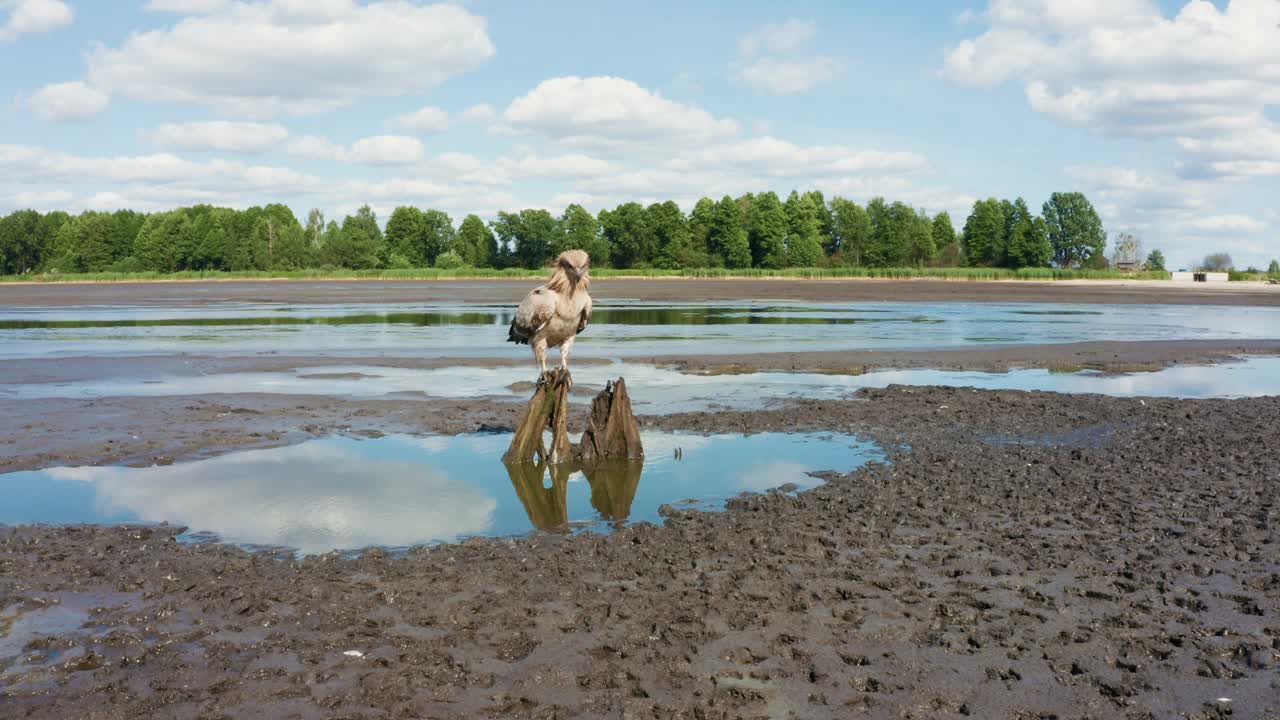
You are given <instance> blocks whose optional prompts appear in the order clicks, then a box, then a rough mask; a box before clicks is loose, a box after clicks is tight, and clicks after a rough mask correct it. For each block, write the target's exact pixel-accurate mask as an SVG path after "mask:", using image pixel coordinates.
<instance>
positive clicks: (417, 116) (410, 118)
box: [387, 105, 449, 133]
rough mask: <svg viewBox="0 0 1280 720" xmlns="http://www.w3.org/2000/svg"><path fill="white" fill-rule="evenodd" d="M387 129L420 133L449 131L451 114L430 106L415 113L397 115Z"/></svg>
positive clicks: (390, 120) (389, 121)
mask: <svg viewBox="0 0 1280 720" xmlns="http://www.w3.org/2000/svg"><path fill="white" fill-rule="evenodd" d="M387 127H389V128H392V129H393V130H405V131H407V132H418V133H434V132H444V131H445V130H448V129H449V113H447V112H445V111H444V110H441V109H440V108H438V107H435V106H432V105H428V106H426V107H424V108H420V109H418V110H414V111H413V112H407V113H404V114H403V115H396V116H395V117H393V118H391V119H389V120H387Z"/></svg>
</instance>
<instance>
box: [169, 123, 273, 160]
mask: <svg viewBox="0 0 1280 720" xmlns="http://www.w3.org/2000/svg"><path fill="white" fill-rule="evenodd" d="M147 135H148V136H149V137H150V138H151V142H153V143H155V144H156V145H159V146H161V147H169V148H177V149H179V150H218V151H222V152H238V153H262V152H266V151H268V150H270V149H272V148H274V147H276V146H277V145H279V144H280V143H282V142H284V141H285V139H286V138H288V137H289V131H288V130H286V129H285V128H284V126H283V125H275V124H262V123H246V122H228V121H223V120H215V121H211V122H190V123H165V124H163V125H160V126H159V127H157V128H155V129H154V130H152V131H151V132H149V133H147Z"/></svg>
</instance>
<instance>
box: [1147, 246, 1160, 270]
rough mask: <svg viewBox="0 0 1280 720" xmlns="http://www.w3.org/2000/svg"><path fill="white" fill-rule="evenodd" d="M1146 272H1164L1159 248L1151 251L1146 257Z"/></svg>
mask: <svg viewBox="0 0 1280 720" xmlns="http://www.w3.org/2000/svg"><path fill="white" fill-rule="evenodd" d="M1144 267H1145V268H1146V269H1147V270H1156V271H1164V253H1162V252H1160V249H1159V248H1156V249H1154V250H1152V251H1151V252H1150V253H1149V254H1148V255H1147V262H1146V264H1145V265H1144Z"/></svg>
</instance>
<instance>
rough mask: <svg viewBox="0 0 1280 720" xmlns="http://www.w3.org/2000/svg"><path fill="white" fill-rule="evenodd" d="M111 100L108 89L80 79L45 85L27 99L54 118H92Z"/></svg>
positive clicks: (46, 116) (40, 113)
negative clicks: (91, 85)
mask: <svg viewBox="0 0 1280 720" xmlns="http://www.w3.org/2000/svg"><path fill="white" fill-rule="evenodd" d="M110 104H111V98H110V97H108V96H107V94H106V93H104V92H102V91H101V90H99V89H97V88H94V87H90V86H88V85H86V84H84V83H82V82H79V81H74V82H65V83H56V84H53V85H45V86H44V87H42V88H40V89H39V90H37V91H36V92H35V94H33V95H32V96H31V97H30V98H29V99H28V100H27V105H28V106H30V107H31V110H32V112H34V113H35V114H36V115H38V116H40V117H41V118H44V119H45V120H50V121H53V122H78V121H81V120H88V119H89V118H91V117H94V116H95V115H97V114H98V113H100V112H102V111H103V110H106V109H107V106H108V105H110Z"/></svg>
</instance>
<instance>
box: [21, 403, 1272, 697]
mask: <svg viewBox="0 0 1280 720" xmlns="http://www.w3.org/2000/svg"><path fill="white" fill-rule="evenodd" d="M286 401H287V402H290V403H294V404H295V405H304V406H305V405H306V404H308V403H309V402H311V400H310V399H308V398H297V397H294V398H288V399H282V400H280V402H286ZM432 404H434V403H432ZM367 409H368V410H370V412H374V413H376V412H377V411H378V409H377V408H372V407H370V408H367ZM201 412H209V413H214V414H216V413H223V412H225V413H230V414H235V412H236V411H235V408H234V407H231V406H226V407H223V408H215V407H212V406H209V407H204V408H203V409H202V410H201ZM459 412H462V411H461V410H460V411H459ZM468 412H469V411H468ZM493 412H494V417H493V418H492V420H493V421H494V422H498V423H501V422H504V421H505V419H504V418H505V416H504V413H505V412H506V411H505V410H502V409H500V408H499V406H497V405H496V404H495V405H494V410H493ZM439 415H440V416H441V417H442V418H447V417H448V416H449V415H450V412H449V411H448V410H447V408H445V407H443V406H442V407H441V408H440V412H439ZM1277 418H1280V398H1259V399H1250V400H1233V401H1213V400H1197V401H1176V400H1159V399H1145V400H1142V399H1116V398H1105V397H1098V396H1059V395H1051V394H1045V393H1022V392H978V391H973V390H963V389H943V388H903V387H894V388H890V389H887V390H876V391H864V392H862V393H861V394H860V395H859V397H858V398H857V399H854V400H847V401H805V402H801V403H799V404H796V405H794V406H792V407H790V408H788V409H785V410H776V411H766V412H742V413H736V412H731V413H691V414H686V415H677V416H669V417H664V418H660V419H659V418H649V419H648V422H649V423H650V424H656V425H659V426H661V427H665V428H683V429H688V430H695V431H746V432H752V431H763V430H778V429H783V428H786V429H794V430H812V429H831V430H840V431H844V432H852V433H858V434H862V435H865V436H868V437H872V438H875V439H877V440H879V441H880V442H882V443H884V444H885V445H886V446H887V447H889V448H892V449H893V454H892V456H891V458H890V461H889V462H888V463H885V464H879V465H874V466H871V467H867V468H864V469H863V470H860V471H859V472H857V473H854V474H852V475H850V476H847V477H832V478H831V482H830V483H829V484H827V485H825V486H823V487H822V488H819V489H817V490H814V491H810V492H806V493H802V494H799V495H798V496H792V495H786V494H770V495H765V496H752V497H750V498H746V499H743V500H739V501H735V502H733V503H732V504H731V506H730V508H729V510H728V511H726V512H723V513H713V514H703V513H685V512H677V513H672V514H669V515H668V519H667V521H666V525H665V526H664V527H655V526H651V525H641V526H635V527H631V528H628V529H625V530H622V531H620V532H617V533H615V534H613V535H610V536H597V535H582V536H576V537H545V536H543V537H533V538H527V539H518V540H475V541H468V542H466V543H463V544H460V545H447V546H440V547H436V548H431V549H420V550H415V551H412V552H411V553H409V555H408V556H407V557H402V558H396V557H388V556H386V555H385V554H383V553H381V552H378V551H373V552H369V553H366V554H364V555H363V556H361V557H358V558H353V559H342V558H340V557H338V556H336V555H329V556H320V557H313V558H309V559H306V560H302V561H299V560H295V559H292V558H277V557H271V556H263V555H258V556H253V555H248V554H245V553H244V552H242V551H239V550H237V549H234V548H231V547H227V546H221V545H189V544H182V543H178V542H175V541H174V540H173V532H174V531H171V530H157V529H137V528H114V529H101V528H99V529H34V528H18V529H0V650H6V649H11V648H15V647H16V648H17V651H16V652H15V653H0V655H6V654H9V655H16V657H9V658H8V659H5V660H0V717H4V718H10V717H35V718H70V717H75V718H138V717H148V718H152V717H155V718H224V717H225V718H241V717H267V718H277V717H278V718H290V717H297V718H454V717H498V718H577V717H629V718H630V717H634V718H648V717H684V718H744V717H745V718H751V717H760V718H774V717H797V718H825V717H830V718H846V717H873V718H952V717H980V718H1020V719H1027V718H1184V717H1186V718H1226V717H1232V718H1277V717H1280V666H1278V665H1277V663H1278V661H1280V533H1278V531H1277V528H1278V527H1280V526H1278V524H1277V523H1278V521H1280V504H1278V500H1280V497H1278V496H1280V443H1278V442H1277V431H1276V427H1277V425H1276V423H1277ZM473 420H474V418H471V417H470V416H468V420H467V422H472V421H473ZM245 422H247V423H249V424H252V423H253V422H255V420H254V419H253V416H252V415H251V414H246V417H245ZM449 422H450V421H448V420H447V419H442V420H440V429H442V430H445V431H450V429H451V428H450V426H449ZM269 424H275V423H268V424H264V427H266V426H267V425H269ZM214 440H215V441H216V438H215V439H214ZM6 633H7V634H6Z"/></svg>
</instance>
